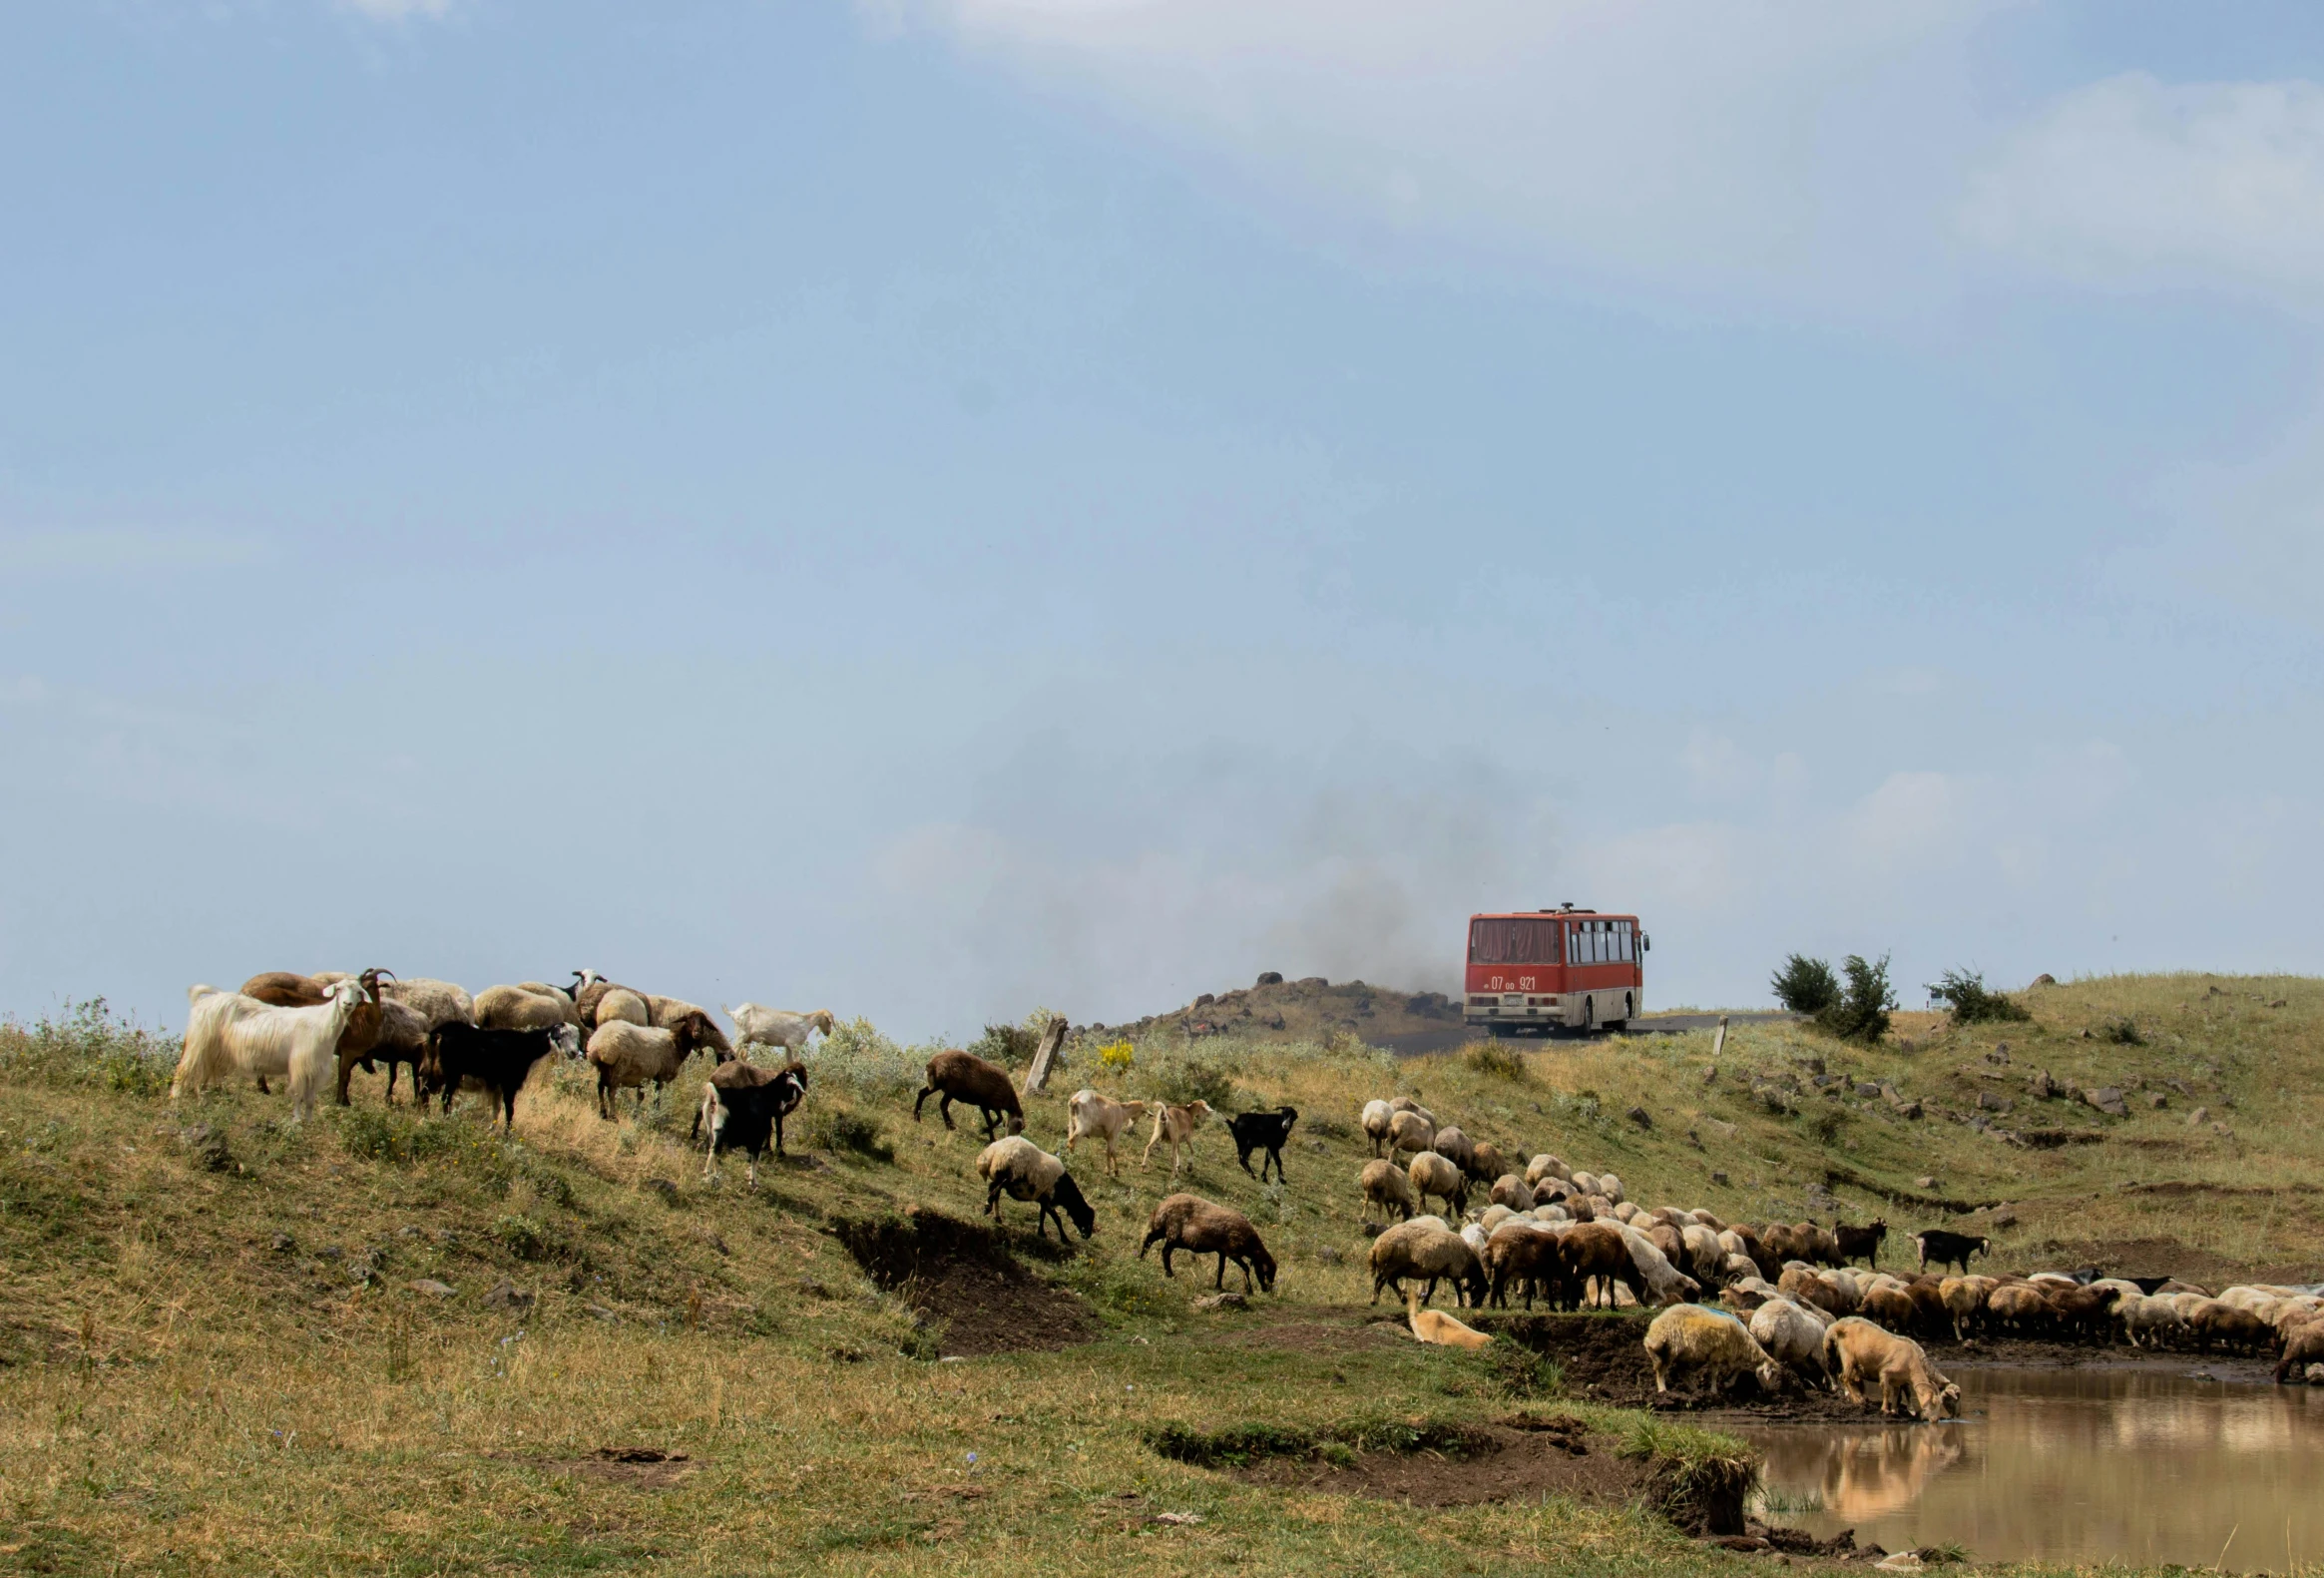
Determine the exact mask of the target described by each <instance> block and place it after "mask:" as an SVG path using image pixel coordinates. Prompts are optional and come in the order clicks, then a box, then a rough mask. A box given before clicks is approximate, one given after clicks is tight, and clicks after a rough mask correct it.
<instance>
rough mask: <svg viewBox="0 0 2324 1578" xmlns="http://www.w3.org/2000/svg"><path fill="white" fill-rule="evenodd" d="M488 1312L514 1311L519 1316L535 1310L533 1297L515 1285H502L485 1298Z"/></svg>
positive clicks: (497, 1286)
mask: <svg viewBox="0 0 2324 1578" xmlns="http://www.w3.org/2000/svg"><path fill="white" fill-rule="evenodd" d="M484 1308H485V1309H487V1310H514V1311H516V1312H518V1313H519V1314H522V1313H523V1312H525V1311H527V1310H530V1309H532V1308H533V1296H532V1295H531V1294H529V1293H527V1292H525V1291H524V1290H523V1289H522V1288H519V1287H518V1286H517V1285H516V1284H514V1283H500V1284H498V1285H496V1286H495V1287H494V1288H493V1290H492V1292H490V1293H488V1294H486V1295H485V1296H484Z"/></svg>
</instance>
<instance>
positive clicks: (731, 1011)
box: [718, 1003, 839, 1059]
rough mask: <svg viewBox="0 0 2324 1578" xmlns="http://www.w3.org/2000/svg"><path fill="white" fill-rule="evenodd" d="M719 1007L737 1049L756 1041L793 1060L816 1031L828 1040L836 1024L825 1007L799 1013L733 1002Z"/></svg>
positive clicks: (832, 1015)
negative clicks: (730, 1025)
mask: <svg viewBox="0 0 2324 1578" xmlns="http://www.w3.org/2000/svg"><path fill="white" fill-rule="evenodd" d="M718 1006H719V1007H720V1008H725V1012H726V1017H727V1018H728V1019H731V1020H733V1021H734V1043H735V1045H736V1046H748V1045H749V1044H750V1043H751V1042H753V1041H755V1042H758V1043H759V1044H760V1045H761V1046H770V1047H781V1048H782V1049H783V1050H784V1051H785V1052H788V1053H789V1054H790V1055H791V1056H792V1057H793V1058H794V1059H795V1058H796V1057H797V1056H798V1055H799V1054H800V1053H801V1052H804V1051H805V1050H806V1049H807V1038H808V1037H809V1036H811V1035H813V1034H814V1033H815V1032H816V1031H818V1030H819V1031H821V1032H822V1033H823V1038H824V1039H825V1040H829V1039H830V1036H831V1032H832V1030H833V1029H834V1028H835V1027H836V1026H837V1025H838V1023H839V1021H838V1018H837V1017H836V1016H835V1015H834V1014H833V1013H832V1012H831V1010H830V1009H828V1008H817V1009H815V1010H814V1011H812V1012H811V1013H803V1014H799V1013H792V1012H790V1011H788V1010H787V1009H782V1008H767V1007H764V1006H762V1005H760V1004H758V1003H736V1004H735V1005H734V1006H733V1007H731V1008H726V1005H725V1004H723V1003H720V1004H719V1005H718Z"/></svg>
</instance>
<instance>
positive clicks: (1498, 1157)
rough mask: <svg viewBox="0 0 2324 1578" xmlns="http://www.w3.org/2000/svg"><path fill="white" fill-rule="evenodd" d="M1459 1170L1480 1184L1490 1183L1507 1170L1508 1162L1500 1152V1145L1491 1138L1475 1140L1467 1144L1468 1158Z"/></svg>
mask: <svg viewBox="0 0 2324 1578" xmlns="http://www.w3.org/2000/svg"><path fill="white" fill-rule="evenodd" d="M1461 1170H1462V1171H1463V1172H1465V1173H1467V1174H1468V1175H1469V1176H1470V1177H1471V1178H1474V1179H1475V1180H1477V1181H1478V1182H1479V1183H1481V1184H1490V1183H1491V1182H1492V1181H1493V1180H1494V1179H1496V1178H1499V1177H1500V1176H1501V1175H1502V1174H1504V1173H1506V1172H1508V1171H1509V1163H1508V1161H1507V1160H1506V1159H1505V1158H1504V1157H1503V1156H1502V1154H1501V1147H1499V1146H1497V1145H1495V1144H1494V1143H1493V1142H1492V1141H1491V1140H1477V1141H1473V1142H1471V1144H1470V1146H1469V1160H1468V1161H1466V1162H1464V1163H1463V1164H1462V1165H1461Z"/></svg>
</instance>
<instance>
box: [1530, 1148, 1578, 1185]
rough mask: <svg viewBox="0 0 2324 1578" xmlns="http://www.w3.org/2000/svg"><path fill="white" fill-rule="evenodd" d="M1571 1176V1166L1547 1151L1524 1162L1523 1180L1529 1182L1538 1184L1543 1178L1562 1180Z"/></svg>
mask: <svg viewBox="0 0 2324 1578" xmlns="http://www.w3.org/2000/svg"><path fill="white" fill-rule="evenodd" d="M1573 1176H1574V1170H1573V1169H1572V1168H1570V1167H1568V1166H1567V1165H1566V1164H1565V1163H1564V1162H1561V1161H1559V1160H1558V1159H1557V1158H1556V1157H1554V1156H1552V1155H1551V1154H1550V1153H1549V1152H1547V1151H1544V1152H1542V1153H1541V1154H1540V1155H1538V1156H1536V1157H1535V1158H1534V1159H1533V1160H1532V1161H1530V1162H1528V1163H1526V1164H1525V1181H1526V1182H1527V1183H1529V1184H1534V1185H1537V1186H1538V1185H1539V1184H1540V1183H1541V1181H1542V1180H1543V1179H1545V1178H1555V1179H1558V1180H1559V1181H1561V1182H1563V1181H1565V1180H1567V1179H1570V1178H1572V1177H1573Z"/></svg>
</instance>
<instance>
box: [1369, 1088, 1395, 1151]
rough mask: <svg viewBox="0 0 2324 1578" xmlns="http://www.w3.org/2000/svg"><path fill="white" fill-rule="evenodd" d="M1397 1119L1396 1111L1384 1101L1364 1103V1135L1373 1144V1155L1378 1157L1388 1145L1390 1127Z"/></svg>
mask: <svg viewBox="0 0 2324 1578" xmlns="http://www.w3.org/2000/svg"><path fill="white" fill-rule="evenodd" d="M1395 1117H1396V1109H1395V1108H1393V1107H1391V1106H1389V1105H1388V1104H1387V1103H1386V1102H1384V1101H1367V1102H1365V1103H1364V1116H1363V1124H1364V1133H1365V1135H1366V1136H1367V1137H1368V1138H1369V1139H1370V1140H1371V1142H1372V1154H1373V1155H1374V1156H1378V1155H1379V1154H1380V1147H1381V1146H1382V1145H1384V1144H1386V1143H1387V1139H1388V1125H1389V1124H1390V1122H1392V1121H1393V1120H1394V1119H1395Z"/></svg>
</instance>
